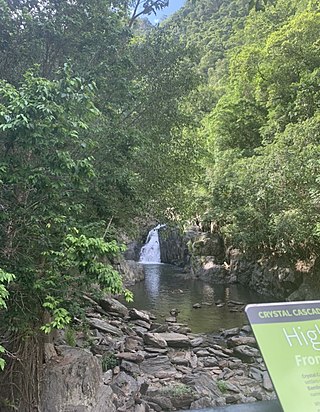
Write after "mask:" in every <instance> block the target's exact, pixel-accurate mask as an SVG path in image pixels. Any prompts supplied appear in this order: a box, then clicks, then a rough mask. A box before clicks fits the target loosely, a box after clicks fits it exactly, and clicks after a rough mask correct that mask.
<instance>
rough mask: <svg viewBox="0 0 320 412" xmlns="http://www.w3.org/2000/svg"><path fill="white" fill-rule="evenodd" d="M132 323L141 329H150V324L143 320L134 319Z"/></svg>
mask: <svg viewBox="0 0 320 412" xmlns="http://www.w3.org/2000/svg"><path fill="white" fill-rule="evenodd" d="M132 323H133V324H135V325H137V326H140V327H142V328H145V329H146V330H149V329H150V323H148V322H145V321H144V320H141V319H136V320H133V321H132Z"/></svg>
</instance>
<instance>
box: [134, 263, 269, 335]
mask: <svg viewBox="0 0 320 412" xmlns="http://www.w3.org/2000/svg"><path fill="white" fill-rule="evenodd" d="M143 266H144V271H145V280H144V282H140V283H137V284H135V285H134V286H132V287H131V288H130V289H131V290H132V292H133V293H134V302H132V303H131V304H130V305H129V306H131V307H135V308H137V309H141V310H142V309H143V310H148V311H150V312H152V313H153V314H154V315H155V316H156V317H157V321H158V322H160V323H162V322H165V319H166V318H168V317H169V316H170V310H171V309H173V308H175V309H178V311H179V314H178V317H177V321H178V322H179V323H185V324H187V325H188V326H189V328H190V329H191V331H192V332H193V333H213V332H217V331H219V329H230V328H233V327H237V326H242V325H243V324H246V323H248V321H247V319H246V316H245V314H244V313H243V311H237V312H233V311H232V310H234V308H239V306H237V305H235V306H233V305H232V306H229V305H228V303H229V304H230V301H238V302H244V303H245V304H247V303H258V302H261V301H263V298H262V297H261V296H260V295H258V294H257V293H254V292H252V291H250V290H249V289H248V288H247V287H243V286H240V285H217V284H214V285H213V284H210V282H204V281H201V280H198V279H190V278H188V275H186V274H185V273H183V272H182V270H181V269H179V268H177V267H175V266H171V265H166V264H161V263H154V264H144V265H143ZM217 302H218V303H219V305H218V306H217V305H216V303H217ZM196 303H200V304H201V307H200V308H198V309H195V308H193V305H194V304H196ZM230 310H231V311H230Z"/></svg>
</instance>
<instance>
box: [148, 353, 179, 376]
mask: <svg viewBox="0 0 320 412" xmlns="http://www.w3.org/2000/svg"><path fill="white" fill-rule="evenodd" d="M140 368H141V370H142V372H143V373H144V374H146V375H150V376H155V377H157V376H158V374H159V373H160V372H161V371H163V370H164V371H167V372H168V375H170V376H173V375H175V373H176V369H175V368H174V367H173V366H172V364H171V362H170V359H169V358H168V356H164V355H163V356H157V357H155V358H150V359H145V360H144V361H143V362H142V363H141V365H140Z"/></svg>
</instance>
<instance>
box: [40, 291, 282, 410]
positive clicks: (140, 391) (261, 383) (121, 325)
mask: <svg viewBox="0 0 320 412" xmlns="http://www.w3.org/2000/svg"><path fill="white" fill-rule="evenodd" d="M103 302H104V303H103ZM100 304H103V305H104V309H102V308H101V306H100V305H99V304H98V303H96V304H95V305H94V309H91V310H90V311H89V312H88V315H89V317H88V325H89V327H90V331H89V335H88V337H87V341H86V340H84V339H82V338H80V336H79V337H77V345H78V347H77V348H71V347H68V346H66V345H61V343H63V339H62V338H60V341H59V340H58V343H59V345H56V352H55V351H53V352H52V357H51V359H50V360H48V361H47V363H46V365H45V371H44V379H43V383H42V402H41V406H42V411H43V412H66V411H69V412H84V411H86V412H100V411H101V412H106V411H108V412H115V411H117V412H155V411H156V412H157V411H159V412H162V411H174V410H183V409H184V410H189V409H190V408H192V409H194V408H202V407H210V406H211V407H213V406H221V405H226V404H230V403H246V402H253V401H256V400H257V401H258V400H268V399H272V398H274V396H275V395H274V392H273V389H272V385H271V381H270V379H269V376H268V373H267V371H266V368H265V366H264V364H263V361H262V358H261V356H260V352H259V351H258V349H257V346H256V342H255V340H254V338H253V337H252V335H251V333H250V328H249V327H247V326H246V327H244V328H242V329H240V328H233V329H229V330H225V331H223V332H221V333H219V334H217V335H205V334H201V335H196V334H192V333H189V332H188V328H187V326H186V325H180V324H178V323H173V322H168V323H167V324H165V325H159V324H157V323H155V322H154V321H153V316H152V315H151V314H149V313H147V312H145V311H141V310H139V311H138V310H135V309H131V310H130V311H128V312H126V311H125V310H124V309H123V307H122V306H121V305H117V303H116V302H114V301H113V300H112V299H111V298H110V299H109V298H105V299H103V301H100ZM107 308H109V310H107ZM97 320H98V321H97ZM109 326H112V327H113V328H115V329H113V328H109ZM177 329H178V330H180V332H176V330H177ZM115 330H117V333H115ZM181 330H185V332H184V333H181ZM81 346H82V348H81ZM88 346H89V347H90V349H91V350H88V349H83V347H88Z"/></svg>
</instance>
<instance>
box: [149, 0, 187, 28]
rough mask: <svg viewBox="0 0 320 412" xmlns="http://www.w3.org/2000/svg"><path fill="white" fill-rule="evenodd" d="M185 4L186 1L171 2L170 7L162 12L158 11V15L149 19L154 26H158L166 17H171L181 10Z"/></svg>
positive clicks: (175, 0)
mask: <svg viewBox="0 0 320 412" xmlns="http://www.w3.org/2000/svg"><path fill="white" fill-rule="evenodd" d="M184 4H185V0H169V6H168V7H165V8H164V9H162V10H159V11H157V15H156V16H155V15H154V14H151V15H150V16H148V19H149V20H150V21H151V23H152V24H157V23H159V22H160V21H161V20H163V19H164V18H165V17H168V16H170V14H172V13H174V12H175V11H177V10H179V9H180V8H181V7H182V6H183V5H184Z"/></svg>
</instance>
